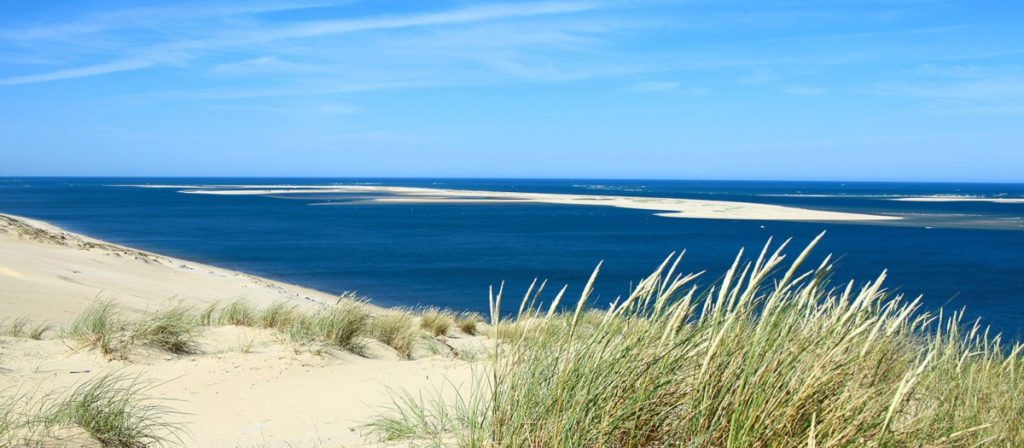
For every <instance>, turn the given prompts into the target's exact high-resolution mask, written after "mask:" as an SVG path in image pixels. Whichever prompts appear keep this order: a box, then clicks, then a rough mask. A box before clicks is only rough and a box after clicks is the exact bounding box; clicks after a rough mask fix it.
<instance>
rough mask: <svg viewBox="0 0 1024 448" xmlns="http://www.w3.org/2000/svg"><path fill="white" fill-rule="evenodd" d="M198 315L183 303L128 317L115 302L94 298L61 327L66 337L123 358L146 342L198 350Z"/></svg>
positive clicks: (173, 350)
mask: <svg viewBox="0 0 1024 448" xmlns="http://www.w3.org/2000/svg"><path fill="white" fill-rule="evenodd" d="M199 332H200V326H199V319H198V318H197V315H196V314H195V313H194V312H193V311H192V310H191V309H190V308H187V307H184V306H174V307H171V308H168V309H165V310H162V311H158V312H155V313H150V314H146V315H142V316H136V317H129V316H128V315H127V314H126V313H125V311H124V310H123V309H122V308H121V307H120V306H119V305H117V304H116V303H114V302H112V301H109V300H104V301H100V302H97V303H95V304H93V305H92V306H90V307H89V308H87V309H86V310H85V311H84V312H82V314H80V315H79V316H78V317H77V318H76V319H75V320H74V321H73V322H72V323H71V325H70V326H69V327H68V328H67V329H65V330H64V332H63V334H62V335H63V336H64V337H65V338H68V339H71V340H74V341H77V342H79V344H81V345H82V346H83V347H89V348H95V349H97V350H99V351H100V352H101V353H103V354H104V355H107V356H110V357H112V358H116V359H125V358H127V357H128V355H129V353H130V351H131V350H132V348H133V347H135V346H149V347H153V348H156V349H159V350H163V351H166V352H170V353H175V354H194V353H199V349H200V347H199V341H198V337H199Z"/></svg>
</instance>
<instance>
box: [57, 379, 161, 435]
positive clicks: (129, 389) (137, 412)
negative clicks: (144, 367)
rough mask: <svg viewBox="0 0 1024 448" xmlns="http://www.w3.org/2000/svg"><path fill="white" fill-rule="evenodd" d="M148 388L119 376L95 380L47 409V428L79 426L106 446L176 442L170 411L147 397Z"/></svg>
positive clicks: (134, 380) (133, 380)
mask: <svg viewBox="0 0 1024 448" xmlns="http://www.w3.org/2000/svg"><path fill="white" fill-rule="evenodd" d="M148 389H149V385H147V384H146V383H143V382H141V381H139V379H138V378H134V377H126V376H122V375H117V374H108V375H103V376H100V377H97V378H94V379H92V380H90V381H88V382H86V383H84V384H82V385H80V386H78V388H76V389H75V390H74V391H72V392H71V394H70V395H69V396H68V397H67V398H65V399H64V400H62V401H60V402H59V403H57V404H56V405H55V406H53V407H52V408H51V409H49V410H48V412H47V415H46V416H45V421H46V424H47V426H49V427H55V426H60V425H63V424H74V425H77V426H79V427H81V428H83V429H85V430H86V431H88V432H89V434H91V435H92V437H93V438H95V439H96V440H98V441H99V442H100V443H102V444H103V446H105V447H124V448H137V447H138V448H141V447H149V446H163V445H166V444H169V443H172V442H173V441H175V438H176V437H177V433H178V431H179V429H178V427H177V425H175V424H173V423H170V422H168V421H167V420H166V417H167V416H169V415H171V414H173V413H174V412H173V411H171V410H170V409H169V408H167V407H165V406H163V405H160V404H158V403H156V402H154V401H152V400H150V399H149V398H147V397H146V396H145V393H146V392H147V390H148Z"/></svg>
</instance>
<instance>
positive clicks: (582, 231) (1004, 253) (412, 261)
mask: <svg viewBox="0 0 1024 448" xmlns="http://www.w3.org/2000/svg"><path fill="white" fill-rule="evenodd" d="M331 183H379V184H383V185H402V186H421V187H438V188H463V189H477V190H496V191H532V192H555V193H575V194H615V195H638V196H656V197H681V198H698V199H718V200H739V201H748V202H762V203H771V204H781V205H792V206H800V207H807V208H816V209H824V210H838V211H853V212H863V213H880V214H889V215H897V216H901V217H903V218H904V219H903V220H902V221H900V222H899V223H887V224H881V225H879V224H852V223H849V224H848V223H787V222H772V221H730V220H705V219H673V218H663V217H658V216H654V215H653V214H651V213H650V212H648V211H643V210H627V209H616V208H606V207H587V206H566V205H547V204H416V205H409V204H344V203H345V201H347V200H349V198H348V197H346V196H344V195H331V194H315V195H287V196H279V197H273V196H215V195H193V194H181V193H179V190H180V189H176V188H135V187H126V186H119V185H124V184H174V185H203V184H310V185H322V184H331ZM937 194H953V195H968V196H979V197H992V198H1021V197H1024V186H1022V185H1019V184H1018V185H997V184H984V185H982V184H978V185H972V184H886V183H826V182H725V181H721V182H711V181H602V180H585V181H584V180H464V179H460V180H443V179H442V180H431V179H401V180H396V179H181V178H176V179H151V178H147V179H139V178H132V179H114V178H110V179H99V178H88V179H80V178H0V212H3V213H12V214H17V215H23V216H27V217H32V218H37V219H42V220H46V221H50V222H52V223H54V224H57V225H60V226H62V227H65V228H67V229H69V230H72V231H75V232H80V233H84V234H87V235H91V236H94V237H97V238H101V239H105V240H108V241H112V242H116V243H119V244H125V245H129V246H133V247H138V248H141V249H145V250H150V251H154V252H159V253H163V254H167V255H172V256H176V257H181V258H186V259H190V260H195V261H200V262H204V263H210V264H214V265H218V266H223V267H227V268H231V269H239V270H243V271H246V272H250V273H253V274H257V275H262V276H266V277H270V278H274V279H277V280H282V281H286V282H291V283H296V284H300V285H304V286H309V287H313V288H317V289H321V290H325V291H329V292H341V291H345V290H355V291H358V292H359V293H361V294H364V295H366V296H368V297H370V298H371V299H372V300H373V301H374V302H375V303H378V304H381V305H406V306H418V305H438V306H444V307H451V308H457V309H473V310H479V311H484V310H486V308H487V288H488V286H489V285H492V284H495V285H496V284H497V283H499V282H501V281H505V282H506V285H507V286H506V290H507V291H510V292H511V293H512V294H516V293H518V294H522V292H524V291H525V289H526V287H527V286H528V285H529V283H530V281H531V280H532V279H533V278H535V277H540V278H542V279H543V278H547V279H548V280H549V283H550V284H552V285H557V287H551V288H550V293H552V294H553V293H554V292H555V291H556V290H557V289H558V288H560V287H561V285H563V284H569V285H570V288H569V292H570V293H572V292H573V291H576V293H577V294H578V291H579V288H580V287H582V284H583V283H585V281H586V278H587V276H589V274H590V272H591V270H592V269H593V267H594V265H595V264H596V263H597V262H598V261H601V260H604V262H605V264H604V268H603V269H602V275H601V277H600V280H599V285H598V288H597V290H596V291H597V294H598V296H599V297H598V300H597V302H598V303H601V302H607V301H610V300H612V299H614V298H615V297H616V296H618V295H620V294H623V293H625V292H626V290H627V289H628V287H629V285H630V283H631V282H635V281H636V280H638V279H640V278H642V277H643V276H644V275H645V274H646V273H648V272H649V271H650V270H651V269H652V268H653V267H655V266H656V265H657V264H658V263H659V262H660V261H661V260H662V259H663V258H664V257H665V256H666V255H667V254H669V253H670V252H672V251H677V250H680V249H686V250H687V253H686V258H685V259H684V261H683V265H682V266H683V268H684V269H685V270H688V271H699V270H705V269H708V270H709V275H708V277H706V278H705V279H704V283H705V284H707V283H709V282H711V281H713V280H714V279H716V278H717V275H719V273H720V272H722V271H723V270H724V269H725V268H726V267H728V265H729V264H730V263H731V261H732V259H733V257H735V254H736V251H737V250H738V249H740V248H741V247H745V248H746V249H747V250H748V251H757V250H759V249H760V247H761V246H762V245H763V244H764V243H765V241H766V240H767V239H768V238H769V237H775V238H776V239H777V240H779V239H784V238H793V239H794V244H795V245H796V246H795V247H794V249H797V248H799V246H800V245H802V244H805V243H807V242H808V241H810V240H811V239H812V238H813V237H814V235H816V234H818V233H819V232H821V231H823V230H827V231H828V235H827V237H826V239H825V240H824V242H823V243H822V244H821V246H820V248H819V249H818V251H817V255H818V256H819V257H820V256H824V255H825V254H828V253H832V254H834V255H835V256H838V257H839V258H840V263H839V269H838V272H837V274H836V280H837V281H846V280H849V279H850V278H856V279H859V280H862V281H867V280H870V279H873V278H874V277H876V276H877V275H878V274H879V273H880V272H881V271H882V270H883V269H888V272H889V278H890V281H889V283H888V284H889V287H890V289H892V290H897V291H900V292H904V293H906V294H908V295H915V296H916V295H918V294H923V295H924V307H925V308H926V309H937V308H938V307H945V308H947V309H951V308H960V307H967V310H968V316H970V317H979V316H980V317H982V318H983V320H984V322H986V323H989V324H991V325H993V327H995V329H997V330H999V331H1002V332H1004V333H1007V334H1008V335H1009V336H1011V337H1014V338H1020V337H1021V335H1022V334H1024V324H1022V319H1024V300H1022V299H1024V204H1007V203H990V202H936V203H923V202H900V201H893V200H891V199H892V197H893V196H899V195H906V196H927V195H937ZM324 203H335V205H333V206H324V205H318V204H324ZM339 204H341V205H339ZM794 251H795V250H794ZM794 255H795V254H794ZM817 260H820V258H817Z"/></svg>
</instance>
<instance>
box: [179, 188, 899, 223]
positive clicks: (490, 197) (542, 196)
mask: <svg viewBox="0 0 1024 448" xmlns="http://www.w3.org/2000/svg"><path fill="white" fill-rule="evenodd" d="M249 187H250V186H244V187H241V188H238V187H234V188H232V187H225V188H198V189H190V190H183V191H182V193H189V194H210V195H264V196H265V195H287V194H317V193H320V194H323V193H361V194H380V195H384V196H382V197H379V198H373V199H371V201H373V202H381V203H469V202H477V203H482V202H530V203H540V204H561V205H585V206H603V207H618V208H628V209H636V210H650V211H654V212H657V213H656V214H657V215H658V216H664V217H669V218H703V219H741V220H765V221H887V220H897V219H900V218H899V217H896V216H884V215H871V214H864V213H846V212H833V211H825V210H811V209H805V208H799V207H787V206H781V205H771V204H758V203H752V202H734V201H710V200H703V199H681V198H659V197H643V196H612V195H584V194H580V195H576V194H559V193H524V192H508V191H477V190H453V189H443V188H419V187H392V186H379V185H333V186H331V185H323V186H305V185H303V186H294V187H292V186H274V187H272V188H267V187H263V188H259V187H257V186H252V188H249Z"/></svg>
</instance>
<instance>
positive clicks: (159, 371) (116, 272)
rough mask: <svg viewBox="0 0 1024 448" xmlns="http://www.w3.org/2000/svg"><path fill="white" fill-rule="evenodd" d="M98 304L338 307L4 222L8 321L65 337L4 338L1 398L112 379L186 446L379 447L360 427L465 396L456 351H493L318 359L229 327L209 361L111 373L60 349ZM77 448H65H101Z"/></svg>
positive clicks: (181, 359)
mask: <svg viewBox="0 0 1024 448" xmlns="http://www.w3.org/2000/svg"><path fill="white" fill-rule="evenodd" d="M97 297H108V298H111V299H114V300H116V301H117V302H118V303H120V304H122V305H123V306H124V307H125V308H126V309H128V310H135V311H144V310H156V309H160V308H162V307H166V306H169V305H172V304H177V303H181V304H185V305H187V306H195V307H203V306H205V305H207V304H209V303H212V302H215V301H221V302H225V301H230V300H233V299H244V300H245V301H247V302H248V303H251V304H252V305H254V306H256V307H261V306H268V305H271V304H274V303H288V304H294V305H296V306H297V307H300V308H316V307H319V306H321V304H323V303H333V302H334V301H335V300H337V299H336V297H334V296H333V295H330V294H326V293H323V292H319V291H313V290H310V289H306V288H302V287H298V286H294V285H288V284H284V283H280V282H275V281H271V280H267V279H263V278H259V277H255V276H251V275H248V274H243V273H238V272H233V271H229V270H226V269H220V268H216V267H212V266H208V265H203V264H200V263H194V262H189V261H185V260H180V259H175V258H170V257H165V256H161V255H157V254H152V253H149V252H144V251H139V250H135V249H131V248H127V247H123V246H118V245H114V244H109V243H105V242H103V241H99V240H95V239H92V238H88V237H86V236H82V235H78V234H74V233H71V232H67V231H64V230H61V229H59V228H56V227H54V226H51V225H48V224H46V223H42V222H39V221H34V220H28V219H24V218H17V217H12V216H5V215H0V318H2V319H5V322H11V320H13V319H17V318H28V319H30V320H31V321H33V322H49V323H52V324H54V325H55V329H54V330H53V331H51V332H49V334H47V335H46V336H44V337H43V338H42V340H33V339H30V338H26V337H8V336H0V371H2V375H0V390H3V391H18V392H22V393H32V394H35V395H45V394H48V393H60V392H61V391H66V390H68V389H69V388H71V387H73V386H75V385H77V384H81V383H82V382H84V381H87V380H89V379H92V378H97V377H98V376H100V375H103V374H106V373H111V372H116V373H118V374H122V375H126V376H129V377H137V378H139V379H140V380H142V381H146V382H149V383H150V384H152V385H153V387H152V389H151V390H149V391H148V392H147V393H148V394H150V395H151V396H153V397H157V398H158V399H159V400H161V401H160V402H161V403H162V404H165V405H166V406H168V407H170V408H172V409H174V410H175V411H177V412H179V413H180V414H175V415H173V416H171V419H172V420H174V421H176V422H178V423H181V424H182V428H183V429H184V431H183V432H182V434H181V436H182V439H183V444H184V446H200V447H235V446H239V447H285V446H303V447H306V446H310V447H318V446H331V447H335V446H346V447H349V446H381V445H380V444H378V443H376V442H375V441H374V440H373V439H372V438H368V437H367V436H366V434H365V433H364V432H365V431H364V430H363V428H362V425H363V424H365V423H367V422H368V420H369V419H371V417H373V416H374V415H376V414H377V413H378V412H379V411H380V410H381V408H382V407H384V406H386V405H388V404H389V403H390V396H389V394H388V390H390V389H395V390H409V391H414V392H416V391H432V390H440V389H443V388H445V387H451V386H452V385H454V386H455V387H456V388H463V387H467V386H468V384H469V382H470V379H471V376H472V364H471V363H470V362H468V361H466V360H464V359H457V357H456V356H453V354H452V352H451V350H450V349H447V348H445V347H464V348H465V347H476V346H477V345H479V344H482V343H483V342H482V341H481V339H482V338H481V337H471V336H468V335H464V334H456V335H451V337H440V338H439V339H438V340H439V341H441V342H440V346H441V347H442V348H443V350H433V351H431V352H428V353H419V354H416V355H415V356H411V357H410V359H401V358H400V357H399V356H398V355H397V354H396V353H395V352H394V351H393V350H391V349H390V348H389V347H387V346H384V345H382V344H377V345H375V346H371V348H373V349H374V350H371V351H370V352H369V353H370V354H369V355H367V354H366V353H364V354H363V356H359V355H356V354H353V353H350V352H347V351H343V350H334V349H331V350H325V351H323V352H317V353H313V352H311V351H300V350H296V349H295V347H293V346H292V345H290V344H288V343H287V342H286V341H285V340H283V338H282V336H281V335H280V334H279V333H277V332H275V331H273V330H269V329H263V328H251V327H239V326H230V325H221V326H211V327H207V328H204V329H203V331H202V334H201V335H200V337H199V342H200V344H201V351H200V353H198V354H190V355H175V354H171V353H167V352H164V351H159V350H155V349H146V348H140V349H139V350H135V351H133V352H132V353H131V355H130V357H128V358H127V359H113V360H112V359H110V358H109V357H106V356H104V355H102V354H100V353H99V352H97V351H96V350H94V349H88V348H83V347H81V346H79V345H78V344H76V343H75V342H74V341H71V340H67V339H65V338H62V337H60V336H59V328H60V327H63V326H65V325H67V323H68V322H69V321H70V320H72V319H73V318H74V317H75V316H76V315H77V314H78V313H80V312H82V311H83V310H84V309H86V308H87V307H88V306H89V305H91V304H93V303H95V302H96V298H97ZM368 344H369V342H368ZM467 350H468V349H467ZM80 442H81V441H80ZM75 443H77V442H69V444H67V445H59V446H93V445H89V444H87V443H85V442H81V443H83V444H82V445H77V444H75ZM55 446H58V445H55ZM387 446H394V445H387Z"/></svg>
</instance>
